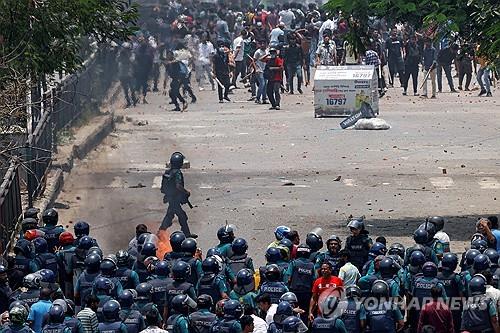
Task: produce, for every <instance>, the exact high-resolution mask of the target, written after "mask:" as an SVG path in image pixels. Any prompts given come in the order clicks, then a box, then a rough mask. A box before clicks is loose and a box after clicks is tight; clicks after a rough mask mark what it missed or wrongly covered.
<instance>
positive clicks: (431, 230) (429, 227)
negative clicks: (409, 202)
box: [418, 222, 437, 240]
mask: <svg viewBox="0 0 500 333" xmlns="http://www.w3.org/2000/svg"><path fill="white" fill-rule="evenodd" d="M418 229H424V230H426V231H427V240H431V239H433V238H434V235H435V234H436V232H437V230H436V226H435V225H434V224H432V223H429V222H424V223H422V224H421V225H419V226H418Z"/></svg>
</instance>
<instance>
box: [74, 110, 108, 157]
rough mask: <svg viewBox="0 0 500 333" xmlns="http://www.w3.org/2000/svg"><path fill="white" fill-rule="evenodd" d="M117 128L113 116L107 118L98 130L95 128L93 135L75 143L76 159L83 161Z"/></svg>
mask: <svg viewBox="0 0 500 333" xmlns="http://www.w3.org/2000/svg"><path fill="white" fill-rule="evenodd" d="M114 128H115V121H114V118H113V114H111V115H110V116H109V117H106V119H105V120H104V122H103V123H101V124H99V125H98V126H97V128H95V129H94V130H93V131H92V133H91V134H90V135H89V136H87V137H86V138H85V139H84V140H83V142H81V143H75V144H74V145H73V154H72V155H74V157H76V158H78V159H80V160H81V159H83V158H85V156H86V155H87V154H88V153H89V152H90V151H91V150H92V149H94V148H95V147H96V146H98V145H99V144H100V143H101V142H102V140H104V138H105V137H107V136H108V134H109V133H111V131H113V129H114Z"/></svg>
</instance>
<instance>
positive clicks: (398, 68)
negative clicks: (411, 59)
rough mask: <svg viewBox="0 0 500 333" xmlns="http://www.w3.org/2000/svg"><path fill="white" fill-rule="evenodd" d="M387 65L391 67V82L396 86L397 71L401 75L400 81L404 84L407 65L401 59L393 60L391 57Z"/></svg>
mask: <svg viewBox="0 0 500 333" xmlns="http://www.w3.org/2000/svg"><path fill="white" fill-rule="evenodd" d="M387 66H388V67H389V83H390V84H391V85H392V86H394V76H395V75H396V73H398V75H399V83H401V86H404V84H403V82H404V81H403V80H404V73H405V65H404V63H403V62H402V61H400V60H392V59H389V61H388V62H387Z"/></svg>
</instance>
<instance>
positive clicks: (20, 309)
mask: <svg viewBox="0 0 500 333" xmlns="http://www.w3.org/2000/svg"><path fill="white" fill-rule="evenodd" d="M26 319H28V310H26V308H25V307H24V306H22V305H19V306H14V307H12V308H10V309H9V320H10V322H11V323H13V324H14V325H16V324H17V325H18V326H21V325H23V324H24V323H25V322H26Z"/></svg>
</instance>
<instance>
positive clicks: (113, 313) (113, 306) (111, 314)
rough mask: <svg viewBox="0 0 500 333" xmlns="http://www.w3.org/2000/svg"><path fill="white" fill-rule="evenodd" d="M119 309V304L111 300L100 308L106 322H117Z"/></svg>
mask: <svg viewBox="0 0 500 333" xmlns="http://www.w3.org/2000/svg"><path fill="white" fill-rule="evenodd" d="M120 310H121V307H120V303H118V302H117V301H115V300H114V299H111V300H109V301H107V302H106V303H104V305H103V306H102V315H103V316H104V320H106V321H115V320H118V319H119V318H118V314H119V313H120Z"/></svg>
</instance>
